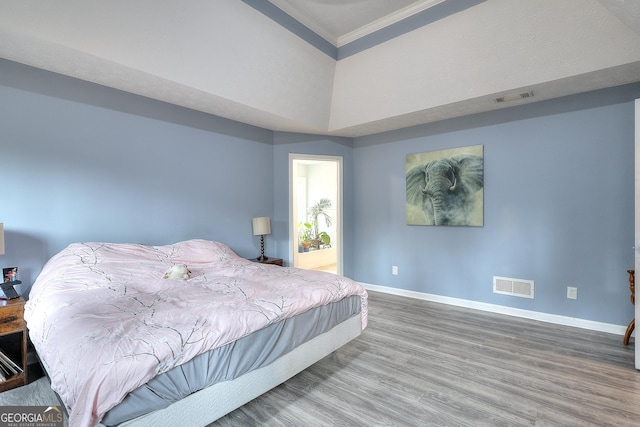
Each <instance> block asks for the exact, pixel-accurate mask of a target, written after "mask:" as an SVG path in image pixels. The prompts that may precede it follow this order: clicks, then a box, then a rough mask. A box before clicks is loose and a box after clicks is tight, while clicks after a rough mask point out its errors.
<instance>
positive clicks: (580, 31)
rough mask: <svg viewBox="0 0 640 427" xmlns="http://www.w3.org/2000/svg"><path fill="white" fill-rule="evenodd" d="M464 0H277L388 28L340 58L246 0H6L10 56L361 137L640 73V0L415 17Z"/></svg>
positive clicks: (346, 35) (255, 117)
mask: <svg viewBox="0 0 640 427" xmlns="http://www.w3.org/2000/svg"><path fill="white" fill-rule="evenodd" d="M456 1H457V0H444V1H443V0H428V1H412V0H394V1H389V0H271V4H273V5H275V6H277V7H278V8H280V9H281V10H282V11H284V12H285V13H287V14H288V15H289V16H291V17H293V18H295V20H297V21H298V22H300V23H302V24H303V25H304V26H306V27H307V28H308V29H311V30H312V31H314V32H315V33H316V34H318V35H320V36H321V37H323V38H324V39H325V40H327V41H328V42H330V43H332V44H333V45H335V46H337V48H338V49H340V48H341V46H344V45H345V44H347V43H350V42H352V41H354V40H356V41H357V40H358V39H359V38H361V37H364V36H369V37H374V38H375V39H376V40H377V42H376V44H375V45H372V46H369V47H367V48H363V49H362V50H361V51H358V52H356V53H355V54H352V55H350V56H349V57H347V58H344V59H340V60H336V59H335V58H331V57H329V56H327V55H326V54H324V53H322V52H320V51H318V50H317V49H316V48H314V47H313V46H312V45H311V44H309V43H308V40H305V38H304V36H303V35H301V33H300V32H297V31H296V30H295V28H294V29H293V30H292V29H291V28H289V29H285V28H283V26H282V25H280V24H279V23H277V22H276V21H275V20H273V19H272V18H271V17H269V16H266V15H265V14H263V13H260V12H259V11H257V10H256V9H254V8H253V7H251V6H250V5H249V4H248V3H251V2H250V1H248V0H247V1H246V2H210V1H206V0H191V1H189V2H174V1H172V0H140V1H138V2H135V3H131V2H128V1H125V0H111V1H107V0H102V1H95V2H91V3H90V4H87V3H88V2H86V1H84V0H68V1H65V2H63V3H59V2H41V1H37V0H15V1H5V2H2V3H0V57H1V58H5V59H8V60H11V61H16V62H20V63H23V64H27V65H31V66H34V67H38V68H42V69H45V70H49V71H53V72H57V73H61V74H65V75H68V76H72V77H76V78H80V79H83V80H87V81H91V82H94V83H98V84H101V85H105V86H109V87H113V88H116V89H120V90H124V91H128V92H132V93H135V94H139V95H143V96H146V97H150V98H154V99H158V100H161V101H165V102H170V103H173V104H176V105H180V106H184V107H187V108H192V109H196V110H199V111H203V112H206V113H210V114H214V115H217V116H221V117H225V118H229V119H232V120H237V121H241V122H244V123H248V124H251V125H256V126H260V127H264V128H267V129H272V130H275V131H288V132H302V133H313V134H326V135H338V136H347V137H359V136H363V135H370V134H374V133H379V132H385V131H389V130H393V129H398V128H402V127H407V126H414V125H419V124H424V123H429V122H433V121H437V120H442V119H446V118H451V117H459V116H464V115H468V114H473V113H478V112H483V111H489V110H494V109H498V108H506V107H509V106H512V105H521V104H523V103H529V102H536V101H540V100H544V99H551V98H554V97H559V96H565V95H570V94H574V93H579V92H585V91H590V90H595V89H600V88H605V87H612V86H618V85H623V84H627V83H632V82H638V81H640V2H638V1H637V0H563V1H562V2H558V1H557V0H536V1H533V2H513V1H512V0H486V1H480V2H477V3H478V4H475V5H474V6H472V7H470V8H467V9H464V10H461V11H459V12H456V13H453V14H451V15H449V16H443V17H439V18H438V19H436V20H426V21H425V24H424V25H423V26H420V25H417V26H416V19H418V18H416V17H418V16H420V17H423V16H424V15H425V14H426V13H428V10H429V9H430V8H432V7H434V9H435V6H437V7H440V8H442V7H443V5H448V4H453V3H456ZM254 2H255V1H254ZM54 3H55V4H54ZM403 19H404V20H405V21H403ZM411 19H413V21H411V23H412V25H413V27H412V29H411V31H409V32H406V33H401V34H399V35H394V36H392V37H389V36H384V29H385V28H387V26H388V25H395V26H396V27H397V26H398V25H404V23H405V22H408V21H407V20H411ZM420 19H423V18H420ZM381 29H382V31H380V30H381ZM381 34H382V35H381ZM521 93H526V94H532V95H533V96H527V97H520V96H519V94H521ZM505 97H506V100H507V101H508V102H496V98H505Z"/></svg>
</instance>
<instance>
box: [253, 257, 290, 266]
mask: <svg viewBox="0 0 640 427" xmlns="http://www.w3.org/2000/svg"><path fill="white" fill-rule="evenodd" d="M249 261H253V262H259V263H260V264H275V265H279V266H280V267H282V265H283V264H282V258H273V257H269V258H267V259H265V260H264V261H260V260H259V259H258V258H251V259H250V260H249Z"/></svg>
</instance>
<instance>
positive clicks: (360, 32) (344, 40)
mask: <svg viewBox="0 0 640 427" xmlns="http://www.w3.org/2000/svg"><path fill="white" fill-rule="evenodd" d="M445 1H446V0H422V1H419V2H416V3H414V4H412V5H410V6H407V7H405V8H403V9H400V10H398V11H396V12H394V13H392V14H390V15H387V16H385V17H383V18H380V19H378V20H376V21H373V22H372V23H370V24H367V25H365V26H363V27H360V28H358V29H357V30H354V31H351V32H350V33H347V34H345V35H342V36H339V37H338V40H337V47H338V48H340V47H342V46H344V45H346V44H349V43H351V42H353V41H355V40H358V39H360V38H362V37H364V36H368V35H369V34H372V33H374V32H376V31H378V30H381V29H383V28H385V27H388V26H389V25H392V24H395V23H397V22H400V21H402V20H403V19H406V18H409V17H410V16H413V15H415V14H417V13H420V12H422V11H425V10H427V9H429V8H431V7H433V6H435V5H437V4H440V3H443V2H445Z"/></svg>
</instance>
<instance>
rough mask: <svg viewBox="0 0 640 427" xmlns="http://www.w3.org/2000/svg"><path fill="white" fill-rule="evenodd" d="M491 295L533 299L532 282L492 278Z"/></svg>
mask: <svg viewBox="0 0 640 427" xmlns="http://www.w3.org/2000/svg"><path fill="white" fill-rule="evenodd" d="M493 293H494V294H504V295H513V296H514V297H523V298H533V280H522V279H511V278H509V277H497V276H493Z"/></svg>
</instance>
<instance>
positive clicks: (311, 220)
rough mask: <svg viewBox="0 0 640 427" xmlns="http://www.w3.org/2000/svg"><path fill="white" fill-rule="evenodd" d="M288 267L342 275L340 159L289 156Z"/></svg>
mask: <svg viewBox="0 0 640 427" xmlns="http://www.w3.org/2000/svg"><path fill="white" fill-rule="evenodd" d="M289 207H290V209H289V217H290V224H291V230H290V233H289V236H290V248H291V257H290V259H291V260H293V263H292V266H293V267H298V268H304V269H306V270H318V271H328V272H330V273H334V274H342V157H336V156H316V155H304V154H289Z"/></svg>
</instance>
